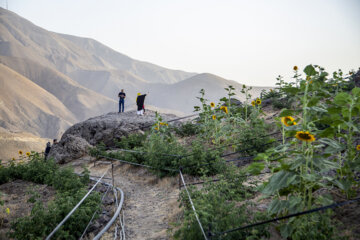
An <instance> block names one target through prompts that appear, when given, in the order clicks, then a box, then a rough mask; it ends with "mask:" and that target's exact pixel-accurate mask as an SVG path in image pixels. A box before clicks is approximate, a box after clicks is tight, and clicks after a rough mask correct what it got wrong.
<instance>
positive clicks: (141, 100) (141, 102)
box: [136, 93, 146, 116]
mask: <svg viewBox="0 0 360 240" xmlns="http://www.w3.org/2000/svg"><path fill="white" fill-rule="evenodd" d="M145 97H146V94H143V95H141V93H138V96H137V98H136V105H137V115H140V116H142V115H144V102H145Z"/></svg>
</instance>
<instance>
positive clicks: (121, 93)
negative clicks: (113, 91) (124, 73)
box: [118, 89, 126, 113]
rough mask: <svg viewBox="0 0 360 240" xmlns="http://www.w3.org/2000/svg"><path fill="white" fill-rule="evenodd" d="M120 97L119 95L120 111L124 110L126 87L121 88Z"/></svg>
mask: <svg viewBox="0 0 360 240" xmlns="http://www.w3.org/2000/svg"><path fill="white" fill-rule="evenodd" d="M118 97H119V113H120V112H124V106H125V98H126V94H125V93H124V89H121V92H119V94H118Z"/></svg>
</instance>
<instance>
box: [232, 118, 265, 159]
mask: <svg viewBox="0 0 360 240" xmlns="http://www.w3.org/2000/svg"><path fill="white" fill-rule="evenodd" d="M267 128H268V126H267V125H266V124H265V122H264V120H263V119H255V120H254V121H252V122H251V123H250V124H245V125H243V126H242V127H241V130H240V131H238V134H237V136H236V138H235V142H238V143H241V144H239V145H238V146H237V151H241V152H242V154H243V155H256V154H257V153H261V152H265V151H266V149H268V148H270V147H271V144H269V142H270V137H268V136H267V137H264V136H266V135H267V134H268V131H267ZM244 149H247V150H245V151H243V150H244Z"/></svg>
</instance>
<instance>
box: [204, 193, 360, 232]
mask: <svg viewBox="0 0 360 240" xmlns="http://www.w3.org/2000/svg"><path fill="white" fill-rule="evenodd" d="M359 200H360V198H354V199H351V200H348V201H343V202H337V203H333V204H330V205H327V206H323V207H319V208H314V209H311V210H307V211H303V212H298V213H294V214H289V215H287V216H284V217H278V218H273V219H270V220H266V221H262V222H257V223H254V224H249V225H246V226H243V227H238V228H233V229H230V230H227V231H224V232H220V233H217V234H212V235H211V237H215V236H221V235H224V234H227V233H231V232H235V231H240V230H244V229H247V228H252V227H256V226H260V225H264V224H268V223H271V222H276V221H279V220H283V219H288V218H292V217H297V216H301V215H305V214H310V213H314V212H318V211H323V210H326V209H331V208H336V207H340V206H343V205H346V204H349V203H353V202H356V201H359Z"/></svg>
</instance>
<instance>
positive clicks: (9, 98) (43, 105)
mask: <svg viewBox="0 0 360 240" xmlns="http://www.w3.org/2000/svg"><path fill="white" fill-rule="evenodd" d="M0 72H1V74H0V116H1V119H0V126H1V127H3V128H6V129H10V130H13V131H26V132H30V133H33V134H35V135H38V134H39V135H41V136H44V137H49V138H53V137H54V136H58V135H59V132H62V131H64V130H65V129H66V128H67V127H69V126H70V125H72V124H73V123H75V122H76V118H75V117H74V115H73V114H72V113H71V112H70V111H69V110H68V109H67V108H66V107H65V106H64V104H63V103H62V102H60V101H59V100H58V99H57V98H56V97H54V96H53V95H52V94H50V93H49V92H47V91H46V90H45V89H43V88H41V87H39V86H38V85H36V84H35V83H33V82H32V81H30V80H29V79H27V78H25V77H24V76H22V75H20V74H18V73H17V72H15V71H13V70H12V69H10V68H8V67H7V66H5V65H3V64H0Z"/></svg>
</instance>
